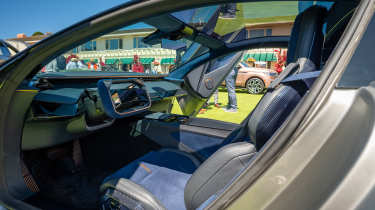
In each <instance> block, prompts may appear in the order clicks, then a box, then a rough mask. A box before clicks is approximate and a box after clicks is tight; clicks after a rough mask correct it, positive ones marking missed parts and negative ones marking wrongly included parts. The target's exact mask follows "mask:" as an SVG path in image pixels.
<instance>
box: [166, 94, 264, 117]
mask: <svg viewBox="0 0 375 210" xmlns="http://www.w3.org/2000/svg"><path fill="white" fill-rule="evenodd" d="M236 93H237V103H238V112H237V113H228V112H225V111H224V110H223V109H222V108H216V107H215V106H214V102H213V97H212V98H211V99H210V101H209V106H208V108H207V111H206V112H205V113H203V114H198V115H197V117H200V118H209V119H214V120H221V121H226V122H232V123H238V124H239V123H241V122H242V120H244V119H245V118H246V117H247V115H249V113H250V112H251V111H252V110H253V109H254V108H255V106H256V105H257V104H258V102H259V100H260V99H261V98H262V96H263V95H252V94H249V93H247V92H246V91H245V90H241V89H237V90H236ZM227 103H228V94H227V91H226V89H225V88H220V89H219V104H220V106H221V107H225V106H226V105H227ZM172 113H175V114H181V113H182V112H181V109H180V106H179V105H178V104H177V102H176V101H175V103H174V104H173V108H172Z"/></svg>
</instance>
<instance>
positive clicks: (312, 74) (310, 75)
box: [281, 71, 321, 84]
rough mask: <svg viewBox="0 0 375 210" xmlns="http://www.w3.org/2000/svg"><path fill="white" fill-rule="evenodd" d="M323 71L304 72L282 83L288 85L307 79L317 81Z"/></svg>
mask: <svg viewBox="0 0 375 210" xmlns="http://www.w3.org/2000/svg"><path fill="white" fill-rule="evenodd" d="M320 73H321V71H310V72H303V73H299V74H293V75H291V76H289V77H287V78H285V79H284V80H283V81H281V83H283V84H288V83H291V82H294V81H301V80H305V79H315V78H317V77H319V75H320Z"/></svg>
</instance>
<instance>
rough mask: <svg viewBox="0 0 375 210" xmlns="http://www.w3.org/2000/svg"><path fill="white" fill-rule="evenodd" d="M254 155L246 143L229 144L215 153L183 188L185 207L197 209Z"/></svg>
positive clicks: (252, 148) (252, 147) (253, 151)
mask: <svg viewBox="0 0 375 210" xmlns="http://www.w3.org/2000/svg"><path fill="white" fill-rule="evenodd" d="M255 153H256V150H255V147H254V145H252V144H250V143H247V142H239V143H233V144H229V145H227V146H224V147H222V148H221V149H219V150H218V151H216V152H215V153H214V154H213V155H212V156H211V157H210V158H208V159H207V160H206V161H204V162H203V164H202V165H201V166H200V167H199V168H198V169H197V170H196V171H195V172H194V174H193V175H192V177H191V178H190V179H189V181H188V183H187V184H186V187H185V195H184V198H185V206H186V208H187V209H196V208H198V207H199V206H200V205H201V204H202V203H203V202H204V201H205V200H207V199H208V198H209V197H210V196H211V195H213V194H215V193H216V192H217V191H219V190H221V189H222V188H223V187H224V186H225V185H226V184H227V183H229V182H230V181H231V180H232V179H233V177H235V175H236V174H237V173H238V172H239V171H241V170H242V169H243V168H244V167H245V166H246V165H247V163H249V161H250V159H251V157H252V156H253V155H254V154H255Z"/></svg>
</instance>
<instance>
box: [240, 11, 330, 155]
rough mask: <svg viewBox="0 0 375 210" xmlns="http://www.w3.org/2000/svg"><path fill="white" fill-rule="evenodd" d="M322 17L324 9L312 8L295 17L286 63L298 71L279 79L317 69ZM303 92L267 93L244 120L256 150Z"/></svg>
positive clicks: (283, 88)
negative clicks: (295, 64)
mask: <svg viewBox="0 0 375 210" xmlns="http://www.w3.org/2000/svg"><path fill="white" fill-rule="evenodd" d="M325 14H326V9H325V8H323V7H319V6H313V7H310V8H309V9H307V10H306V11H304V12H303V13H301V14H299V15H298V16H297V18H296V21H295V23H294V26H293V29H292V34H291V39H290V42H289V47H288V57H287V62H288V63H289V64H290V63H297V65H298V67H297V68H296V69H295V70H294V71H291V72H287V71H284V72H282V73H281V74H280V75H279V77H281V78H285V77H286V76H288V75H284V74H289V75H291V74H297V73H303V72H309V71H314V70H316V69H318V68H319V66H320V62H321V50H322V46H323V39H324V37H323V23H324V17H325ZM275 81H276V80H275ZM271 86H272V84H271ZM305 92H306V91H305ZM305 92H301V91H300V90H297V89H295V88H293V87H291V86H287V85H283V84H280V85H277V86H276V87H275V88H274V89H271V90H268V91H267V93H266V94H265V95H264V96H263V98H262V100H261V101H260V102H259V104H258V105H257V107H256V108H255V109H254V111H253V112H252V113H251V115H250V118H249V120H248V126H247V129H248V135H249V136H250V140H251V141H252V142H253V143H254V144H255V145H256V147H257V149H260V148H261V147H262V146H263V145H264V144H265V143H266V142H267V141H268V140H269V139H270V138H271V136H272V135H273V134H274V133H275V131H276V130H277V129H278V128H279V127H280V126H281V125H282V124H283V123H284V121H285V120H286V118H287V117H288V116H289V114H290V113H291V112H292V111H293V110H294V108H295V107H296V105H297V104H298V102H299V101H300V100H301V99H302V97H303V95H304V94H305Z"/></svg>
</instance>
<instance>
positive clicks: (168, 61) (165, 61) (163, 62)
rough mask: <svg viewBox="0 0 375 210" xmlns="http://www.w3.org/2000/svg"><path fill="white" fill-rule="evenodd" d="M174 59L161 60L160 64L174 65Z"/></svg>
mask: <svg viewBox="0 0 375 210" xmlns="http://www.w3.org/2000/svg"><path fill="white" fill-rule="evenodd" d="M174 61H175V58H163V59H161V62H160V63H161V64H174V63H175V62H174Z"/></svg>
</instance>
